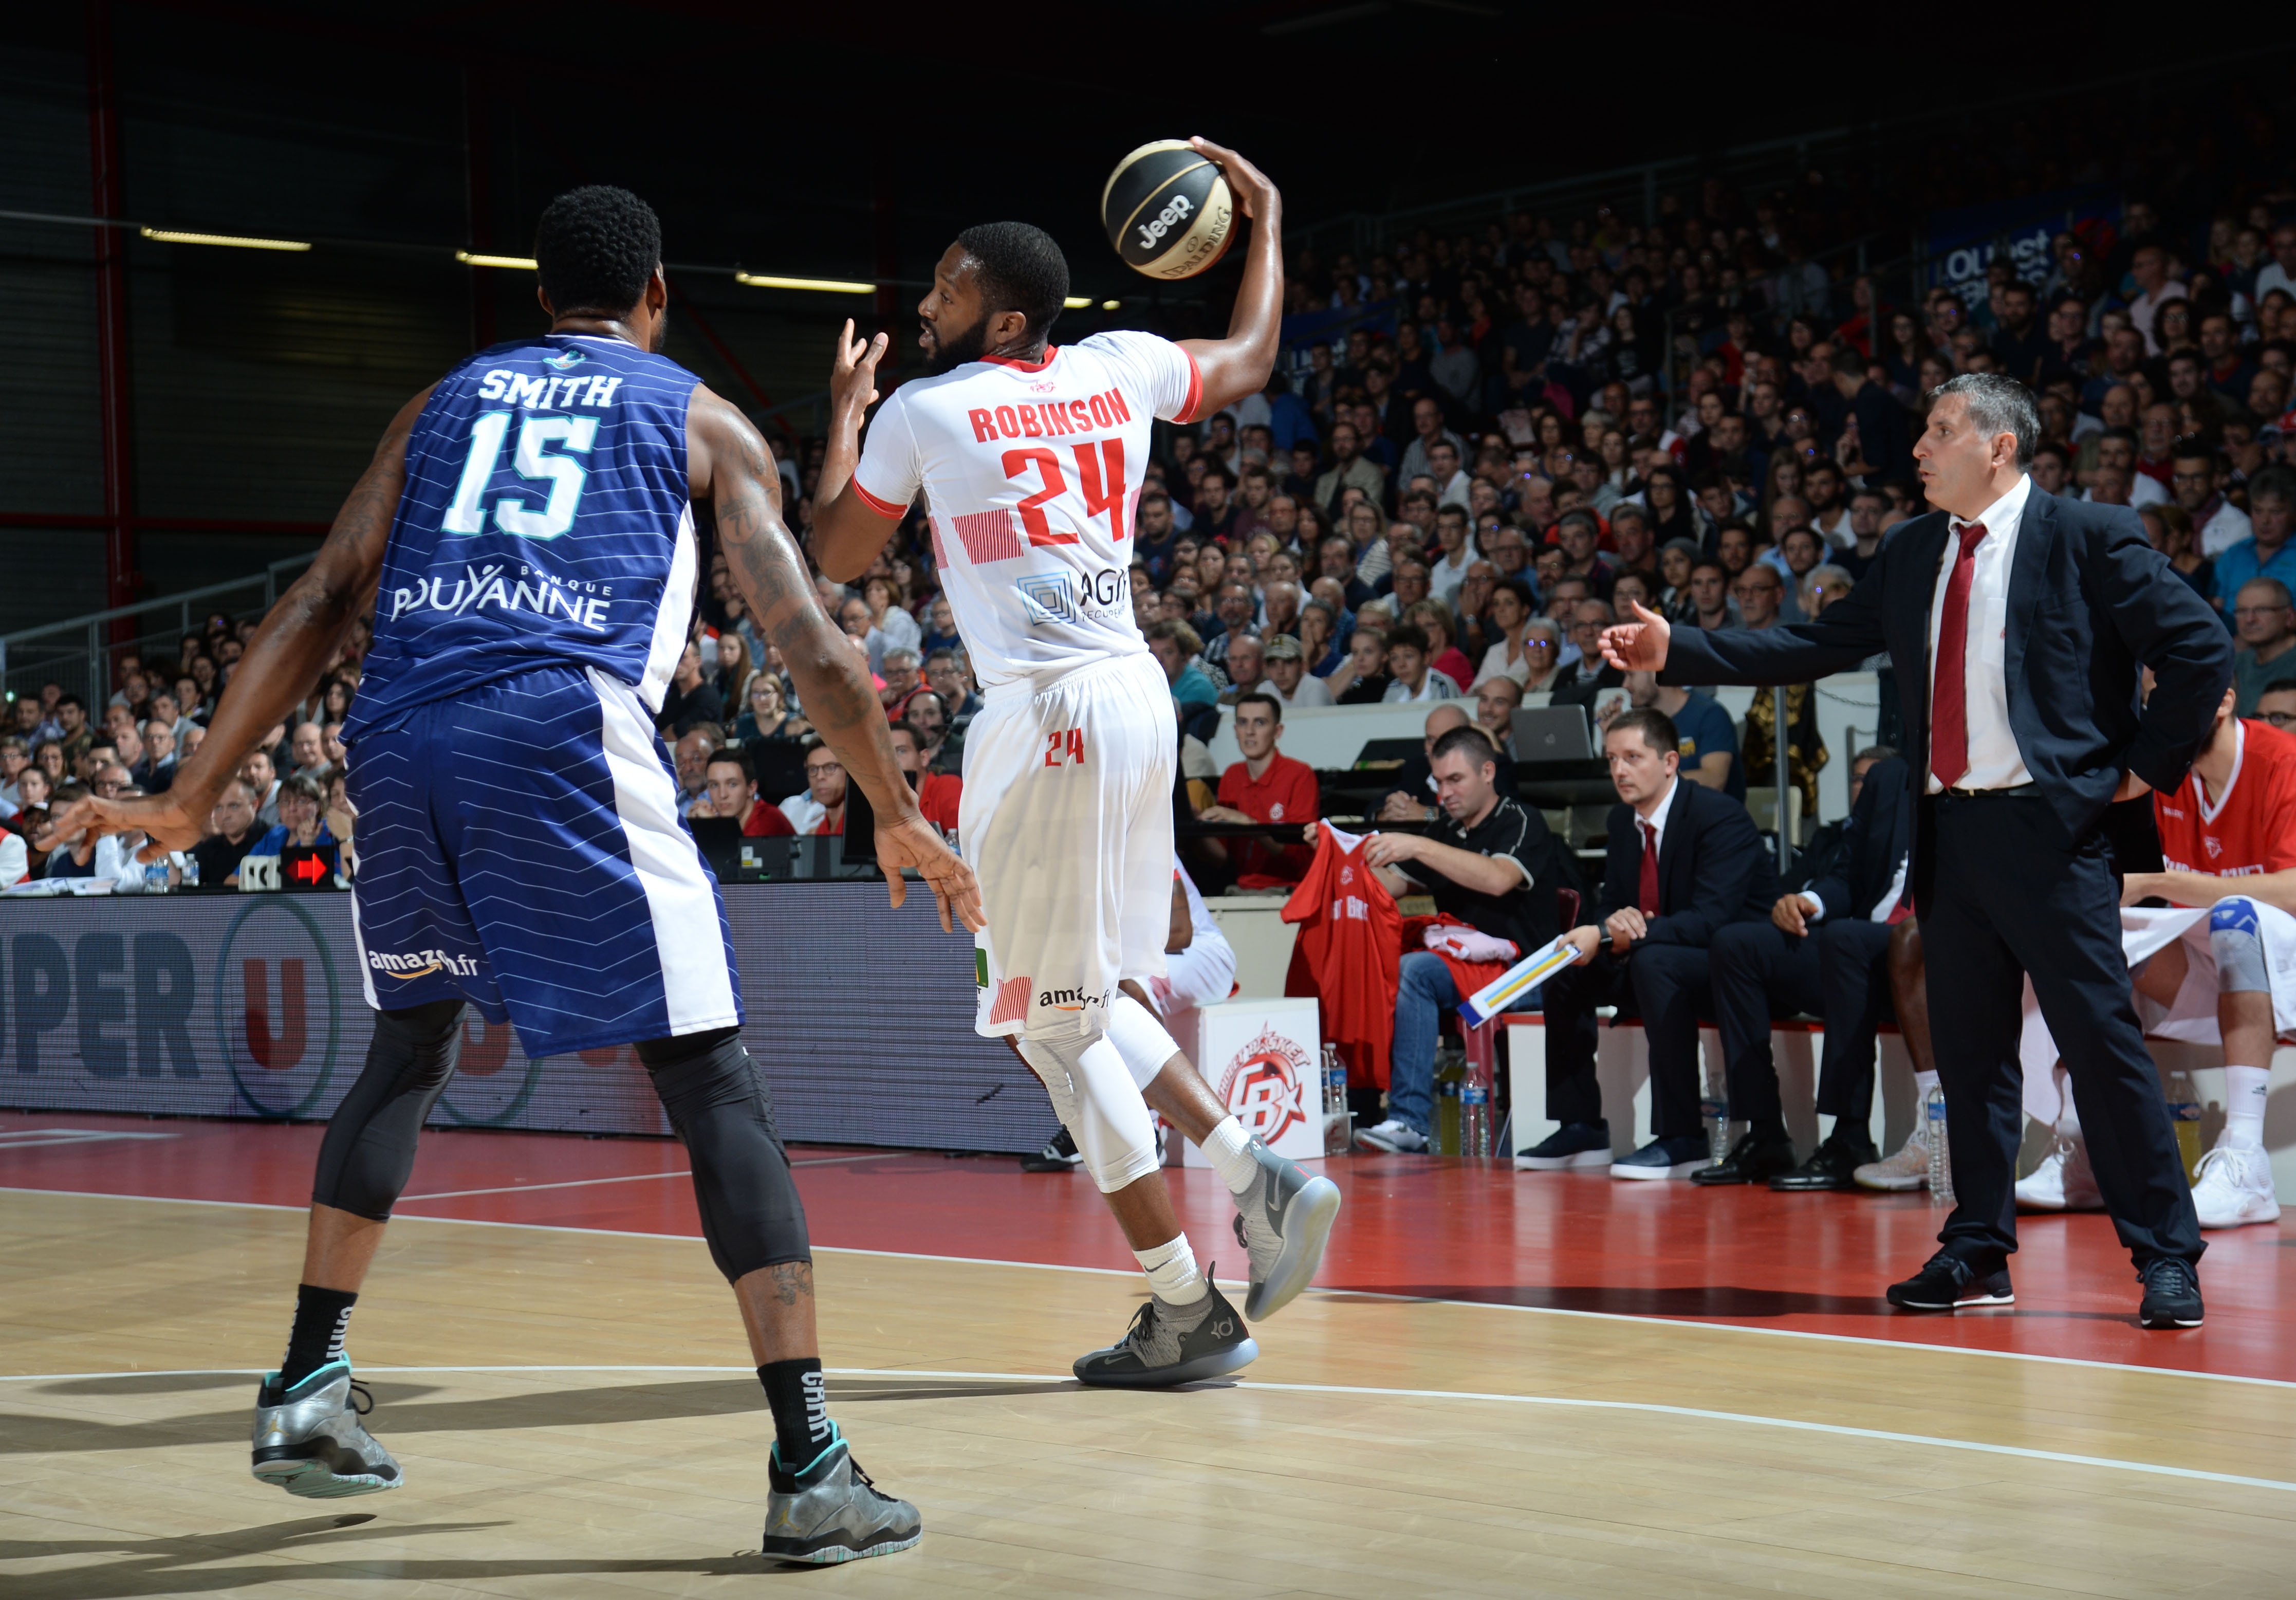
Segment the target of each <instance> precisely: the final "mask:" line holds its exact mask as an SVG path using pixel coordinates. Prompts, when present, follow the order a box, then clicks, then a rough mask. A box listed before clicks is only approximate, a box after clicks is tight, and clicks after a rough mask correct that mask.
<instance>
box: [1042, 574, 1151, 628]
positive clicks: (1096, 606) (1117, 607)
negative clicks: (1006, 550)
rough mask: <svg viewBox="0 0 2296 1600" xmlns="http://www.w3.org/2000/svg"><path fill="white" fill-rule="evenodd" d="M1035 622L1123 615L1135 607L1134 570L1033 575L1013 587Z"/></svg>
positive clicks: (1074, 620) (1073, 620) (1071, 620)
mask: <svg viewBox="0 0 2296 1600" xmlns="http://www.w3.org/2000/svg"><path fill="white" fill-rule="evenodd" d="M1013 587H1015V588H1017V589H1019V590H1020V592H1021V605H1022V607H1023V608H1024V609H1026V610H1027V611H1028V613H1029V620H1030V621H1032V622H1037V623H1051V622H1077V621H1080V620H1082V619H1085V618H1087V617H1094V618H1099V617H1111V616H1119V615H1122V614H1123V613H1125V612H1127V611H1130V610H1131V607H1132V571H1131V569H1129V568H1128V567H1103V569H1101V570H1099V571H1097V572H1066V571H1063V572H1032V573H1030V574H1029V576H1027V577H1026V578H1021V579H1020V580H1019V581H1018V582H1017V583H1015V584H1014V586H1013Z"/></svg>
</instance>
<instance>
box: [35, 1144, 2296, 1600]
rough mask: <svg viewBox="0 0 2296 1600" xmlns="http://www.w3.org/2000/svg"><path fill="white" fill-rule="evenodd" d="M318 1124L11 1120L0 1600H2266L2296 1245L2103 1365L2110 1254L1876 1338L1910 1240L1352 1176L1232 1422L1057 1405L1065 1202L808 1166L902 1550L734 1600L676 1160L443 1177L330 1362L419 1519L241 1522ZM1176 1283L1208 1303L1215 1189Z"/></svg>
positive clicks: (1673, 1195) (1764, 1206)
mask: <svg viewBox="0 0 2296 1600" xmlns="http://www.w3.org/2000/svg"><path fill="white" fill-rule="evenodd" d="M317 1140H318V1130H317V1129H316V1128H288V1127H279V1126H269V1125H235V1124H228V1123H217V1122H197V1121H166V1120H130V1119H113V1118H102V1117H94V1116H29V1115H6V1116H0V1339H4V1343H0V1595H5V1596H9V1600H47V1597H51V1596H53V1597H64V1596H72V1597H93V1596H123V1597H124V1596H162V1595H200V1596H231V1595H258V1596H282V1597H285V1596H394V1597H395V1596H402V1595H403V1596H552V1597H555V1596H635V1595H704V1596H706V1595H719V1594H729V1595H730V1594H736V1593H741V1594H754V1593H759V1592H773V1591H771V1590H765V1589H761V1588H760V1586H761V1585H776V1584H802V1585H805V1586H807V1587H806V1588H805V1590H804V1592H806V1593H808V1594H851V1595H867V1596H943V1595H966V1594H1011V1595H1076V1596H1103V1595H1106V1596H1157V1597H1160V1600H1163V1597H1169V1596H1176V1595H1187V1596H1214V1597H1225V1596H1366V1597H1369V1596H1381V1597H1384V1596H1417V1595H1472V1596H1528V1595H1573V1596H1576V1595H1588V1596H1611V1595H1620V1596H1641V1595H1661V1594H1663V1595H1696V1596H1742V1595H1743V1596H1751V1595H1758V1594H1759V1595H1766V1596H1775V1595H1789V1596H1933V1595H1948V1596H1958V1595H1970V1596H1975V1595H1980V1594H1981V1595H1986V1596H2042V1595H2050V1596H2058V1595H2068V1594H2082V1595H2087V1594H2096V1595H2112V1596H2132V1597H2150V1596H2185V1595H2202V1594H2206V1595H2211V1596H2213V1595H2219V1594H2221V1595H2238V1596H2262V1595H2276V1594H2289V1593H2291V1592H2296V1578H2292V1577H2291V1573H2292V1572H2296V1342H2292V1341H2291V1340H2290V1339H2289V1337H2288V1333H2289V1332H2290V1329H2291V1326H2292V1318H2291V1312H2292V1309H2296V1254H2292V1251H2296V1227H2285V1226H2284V1227H2280V1228H2271V1227H2259V1228H2248V1229H2243V1230H2239V1231H2237V1232H2234V1233H2226V1234H2218V1235H2211V1236H2210V1251H2209V1255H2208V1259H2207V1260H2206V1261H2205V1262H2204V1263H2203V1264H2202V1283H2203V1285H2204V1287H2205V1289H2206V1291H2207V1292H2208V1295H2209V1306H2210V1314H2209V1324H2208V1326H2206V1327H2205V1328H2202V1329H2200V1330H2197V1331H2194V1332H2191V1333H2174V1334H2164V1333H2143V1332H2141V1331H2139V1330H2138V1329H2137V1328H2136V1325H2135V1319H2134V1309H2135V1303H2136V1284H2135V1281H2134V1279H2133V1276H2131V1274H2130V1271H2129V1268H2128V1262H2127V1260H2126V1258H2125V1257H2123V1256H2122V1255H2121V1254H2120V1251H2118V1250H2117V1248H2116V1247H2115V1246H2114V1244H2113V1242H2112V1235H2111V1231H2110V1227H2109V1226H2108V1225H2107V1224H2106V1222H2105V1221H2104V1219H2103V1218H2101V1217H2095V1216H2078V1217H2070V1218H2044V1219H2031V1220H2029V1221H2028V1222H2027V1223H2026V1224H2025V1225H2024V1227H2023V1230H2022V1236H2023V1242H2024V1245H2025V1248H2024V1249H2023V1251H2021V1253H2020V1254H2019V1256H2018V1257H2017V1258H2016V1259H2015V1261H2014V1263H2013V1271H2014V1273H2015V1275H2016V1280H2017V1288H2018V1291H2019V1303H2018V1306H2017V1308H2016V1309H2015V1310H2014V1311H2012V1312H2006V1313H1992V1314H1988V1315H1984V1316H1977V1317H1960V1318H1951V1319H1947V1318H1915V1317H1903V1316H1898V1315H1893V1314H1891V1313H1890V1310H1889V1309H1888V1308H1887V1307H1886V1305H1885V1304H1884V1303H1883V1302H1882V1300H1881V1291H1882V1287H1883V1286H1884V1285H1885V1284H1887V1283H1888V1282H1889V1281H1890V1279H1892V1278H1893V1277H1895V1276H1902V1275H1903V1273H1905V1272H1906V1271H1907V1270H1910V1269H1911V1268H1913V1267H1914V1266H1915V1265H1918V1263H1919V1262H1920V1260H1921V1259H1923V1257H1924V1255H1925V1254H1926V1252H1927V1251H1928V1249H1929V1247H1930V1245H1929V1242H1930V1239H1931V1235H1932V1234H1933V1231H1934V1228H1935V1227H1936V1220H1937V1218H1936V1215H1935V1214H1934V1213H1933V1212H1932V1211H1931V1209H1930V1207H1929V1206H1928V1205H1927V1203H1926V1202H1925V1200H1924V1198H1923V1197H1922V1196H1920V1195H1914V1196H1898V1197H1848V1196H1833V1195H1792V1196H1789V1195H1774V1194H1769V1193H1767V1191H1753V1190H1726V1191H1720V1192H1701V1191H1695V1190H1693V1189H1692V1188H1691V1187H1690V1186H1688V1185H1685V1184H1665V1185H1661V1184H1632V1185H1630V1184H1620V1183H1613V1182H1611V1181H1610V1180H1608V1179H1607V1178H1603V1177H1584V1176H1568V1177H1560V1176H1537V1177H1533V1176H1529V1175H1522V1176H1518V1175H1516V1174H1514V1173H1513V1172H1511V1171H1507V1170H1505V1169H1498V1170H1492V1169H1476V1168H1472V1167H1469V1166H1467V1165H1465V1164H1463V1163H1456V1162H1440V1161H1421V1160H1406V1159H1404V1158H1390V1157H1357V1158H1349V1159H1347V1160H1343V1161H1335V1162H1333V1163H1330V1165H1331V1167H1332V1168H1333V1169H1334V1174H1333V1175H1334V1176H1335V1177H1338V1178H1339V1180H1340V1181H1341V1184H1342V1186H1344V1187H1345V1189H1346V1190H1347V1196H1348V1198H1347V1208H1346V1210H1345V1211H1344V1212H1343V1213H1342V1218H1341V1226H1340V1229H1339V1231H1338V1232H1337V1233H1336V1234H1335V1235H1334V1238H1333V1247H1332V1251H1331V1253H1330V1256H1329V1258H1328V1259H1327V1262H1326V1266H1325V1270H1324V1277H1323V1279H1322V1285H1323V1286H1322V1287H1321V1288H1319V1290H1318V1291H1317V1292H1314V1293H1312V1294H1309V1295H1308V1296H1305V1297H1303V1298H1302V1299H1301V1300H1300V1301H1297V1302H1295V1303H1294V1304H1293V1305H1292V1308H1290V1309H1288V1310H1287V1311H1285V1312H1284V1313H1283V1315H1282V1316H1281V1317H1277V1318H1275V1319H1274V1320H1272V1321H1270V1322H1268V1323H1267V1324H1266V1325H1263V1326H1261V1327H1259V1329H1257V1330H1256V1332H1257V1333H1258V1334H1259V1338H1260V1341H1261V1345H1262V1350H1263V1354H1262V1356H1261V1358H1260V1359H1259V1361H1258V1362H1257V1363H1256V1364H1255V1365H1253V1366H1251V1367H1250V1368H1249V1369H1247V1370H1246V1371H1245V1372H1244V1373H1243V1374H1241V1381H1240V1382H1235V1383H1223V1384H1216V1385H1206V1386H1203V1387H1201V1388H1199V1389H1196V1390H1193V1391H1186V1392H1178V1393H1169V1394H1125V1393H1111V1392H1106V1391H1085V1390H1081V1389H1079V1388H1078V1387H1077V1386H1076V1385H1075V1384H1074V1383H1072V1382H1070V1380H1069V1378H1068V1366H1069V1363H1070V1360H1071V1359H1073V1358H1074V1357H1075V1356H1076V1355H1077V1354H1078V1353H1079V1352H1080V1351H1082V1350H1087V1349H1088V1348H1091V1347H1093V1346H1095V1345H1098V1344H1103V1343H1106V1342H1110V1341H1111V1340H1112V1339H1113V1338H1114V1337H1115V1336H1116V1334H1117V1333H1119V1331H1120V1329H1121V1328H1122V1326H1123V1325H1124V1323H1125V1321H1126V1320H1127V1318H1128V1317H1129V1316H1130V1314H1131V1312H1132V1310H1133V1309H1134V1308H1135V1306H1136V1304H1137V1302H1138V1298H1139V1295H1140V1293H1141V1292H1142V1291H1141V1284H1140V1283H1139V1281H1138V1277H1137V1275H1136V1273H1132V1272H1129V1271H1123V1270H1118V1269H1119V1268H1121V1267H1123V1266H1124V1264H1125V1263H1127V1262H1128V1256H1127V1255H1126V1254H1125V1252H1124V1250H1123V1246H1122V1242H1121V1240H1120V1238H1119V1235H1117V1234H1116V1232H1115V1230H1114V1228H1113V1226H1112V1224H1111V1223H1110V1222H1109V1221H1108V1219H1107V1218H1106V1216H1105V1213H1104V1211H1103V1208H1102V1206H1101V1203H1100V1202H1099V1199H1098V1196H1097V1195H1096V1194H1095V1192H1094V1190H1093V1187H1092V1185H1091V1183H1090V1180H1089V1179H1087V1178H1086V1177H1083V1176H1081V1175H1073V1174H1071V1175H1050V1176H1037V1177H1030V1176H1027V1175H1023V1174H1021V1172H1019V1171H1018V1169H1017V1167H1016V1165H1015V1163H1013V1161H1010V1160H1009V1159H1005V1158H993V1159H992V1158H973V1159H947V1158H943V1157H939V1156H931V1155H922V1154H916V1153H890V1152H862V1151H852V1150H836V1149H824V1148H811V1149H806V1148H800V1149H799V1150H797V1151H796V1152H794V1156H795V1159H796V1160H797V1161H798V1162H799V1174H798V1176H799V1184H800V1186H801V1188H802V1189H803V1190H804V1192H805V1195H806V1199H807V1203H808V1209H809V1210H810V1213H811V1216H812V1219H813V1226H814V1230H815V1240H816V1246H817V1247H818V1250H819V1253H818V1260H817V1267H816V1272H817V1281H818V1284H819V1288H820V1293H821V1297H822V1298H821V1305H822V1313H823V1316H822V1333H823V1340H824V1361H825V1362H826V1364H827V1365H828V1366H829V1367H830V1368H831V1369H832V1374H833V1376H832V1387H831V1400H832V1408H833V1410H834V1412H835V1414H836V1415H838V1416H839V1417H840V1420H841V1421H842V1422H843V1424H845V1426H846V1428H847V1430H848V1432H849V1435H850V1437H851V1438H852V1439H853V1440H854V1442H855V1446H856V1448H857V1456H858V1457H859V1459H860V1460H861V1461H862V1462H863V1464H864V1465H866V1466H867V1467H868V1469H869V1470H870V1471H871V1472H872V1473H873V1474H875V1475H876V1476H877V1477H878V1478H879V1479H880V1481H882V1482H883V1483H884V1484H885V1485H886V1486H887V1487H888V1488H889V1489H893V1490H895V1491H896V1492H898V1493H900V1494H903V1495H905V1496H906V1497H909V1498H911V1499H914V1501H916V1502H917V1503H918V1504H919V1505H920V1506H922V1509H923V1512H924V1516H925V1537H924V1540H923V1543H922V1545H921V1546H920V1547H918V1548H917V1549H915V1550H914V1551H912V1552H909V1553H906V1554H904V1555H898V1556H893V1557H890V1558H886V1559H881V1560H875V1561H869V1562H863V1563H854V1564H852V1565H849V1566H846V1567H841V1568H833V1569H785V1568H775V1567H769V1566H767V1564H766V1563H762V1562H760V1561H759V1560H758V1558H757V1557H756V1556H755V1555H752V1554H745V1553H744V1552H745V1551H750V1552H753V1551H754V1550H755V1548H756V1547H757V1543H758V1530H759V1527H760V1524H761V1522H762V1510H761V1508H762V1505H763V1501H764V1493H765V1465H764V1464H765V1455H766V1447H767V1442H768V1441H769V1440H770V1439H771V1436H772V1430H771V1425H770V1421H769V1419H768V1417H767V1414H766V1411H765V1407H764V1400H763V1395H762V1393H761V1391H760V1390H759V1388H758V1383H757V1381H756V1378H755V1376H754V1374H752V1373H751V1372H750V1368H749V1366H748V1365H747V1359H746V1350H744V1348H743V1345H742V1337H741V1333H740V1327H739V1325H738V1322H737V1320H736V1318H735V1317H734V1310H733V1307H732V1303H731V1299H730V1297H729V1296H728V1295H727V1293H726V1290H725V1288H724V1286H723V1284H722V1283H721V1282H720V1280H719V1279H718V1278H717V1276H716V1274H715V1273H714V1272H713V1270H712V1269H711V1268H710V1265H709V1259H708V1257H707V1255H706V1254H705V1252H704V1251H703V1247H702V1245H701V1242H700V1239H699V1230H698V1228H697V1227H695V1225H694V1221H693V1206H692V1200H691V1197H690V1193H689V1191H688V1188H687V1185H686V1181H685V1178H684V1177H683V1176H682V1174H683V1172H684V1167H685V1163H684V1161H683V1154H684V1153H683V1151H682V1150H681V1149H680V1148H679V1147H678V1146H677V1145H674V1144H668V1143H662V1142H655V1141H641V1140H585V1139H580V1138H575V1137H567V1136H551V1135H522V1134H500V1133H472V1132H454V1133H437V1132H434V1133H432V1134H431V1135H430V1136H428V1137H427V1138H426V1141H425V1144H424V1146H423V1153H422V1159H421V1161H420V1162H419V1163H418V1165H417V1168H416V1170H415V1176H414V1184H413V1186H411V1189H410V1195H413V1196H421V1198H410V1199H409V1200H408V1201H407V1202H405V1203H404V1204H403V1205H402V1207H401V1209H400V1212H399V1220H398V1222H397V1223H396V1224H395V1225H394V1226H393V1227H392V1229H391V1232H390V1235H389V1240H388V1242H387V1243H386V1244H385V1247H384V1250H383V1253H382V1255H381V1258H380V1259H379V1260H378V1262H377V1265H376V1268H375V1271H374V1274H373V1277H372V1278H371V1279H370V1281H369V1284H368V1290H367V1292H366V1294H365V1297H364V1298H363V1299H362V1301H361V1304H360V1306H359V1308H358V1310H357V1315H356V1317H355V1318H354V1320H353V1323H352V1326H351V1340H350V1344H351V1350H352V1353H353V1356H354V1358H355V1359H356V1360H357V1362H358V1364H359V1367H360V1370H361V1372H362V1374H364V1375H365V1377H366V1378H367V1379H368V1380H369V1381H370V1382H371V1384H372V1386H373V1390H374V1392H375V1396H376V1399H377V1400H378V1401H379V1406H378V1409H377V1411H376V1414H375V1415H374V1416H373V1418H372V1419H371V1423H372V1425H373V1427H374V1428H375V1430H376V1432H377V1433H378V1434H379V1435H380V1436H381V1438H382V1439H383V1440H385V1442H386V1443H388V1444H389V1446H390V1447H391V1448H392V1449H393V1450H394V1451H395V1452H396V1453H397V1455H398V1457H399V1459H400V1461H401V1462H402V1463H403V1464H404V1465H405V1467H406V1473H407V1486H406V1488H404V1489H398V1490H397V1491H394V1492H391V1493H388V1494H383V1495H376V1496H369V1497H361V1498H357V1499H348V1500H336V1501H304V1500H296V1499H292V1498H290V1497H287V1496H285V1495H283V1494H280V1493H278V1492H277V1491H275V1490H273V1489H266V1488H265V1487H263V1486H262V1485H259V1484H258V1483H256V1482H255V1481H253V1480H252V1479H251V1478H250V1477H249V1476H248V1474H247V1467H246V1459H247V1458H246V1454H245V1451H246V1441H247V1428H248V1424H249V1420H250V1404H251V1398H252V1397H251V1393H250V1390H251V1374H253V1373H254V1372H256V1371H258V1370H259V1369H261V1368H263V1367H265V1366H270V1365H273V1364H275V1362H276V1361H277V1359H278V1354H279V1350H280V1347H281V1345H282V1344H283V1341H284V1334H285V1328H286V1324H287V1319H288V1314H289V1310H290V1308H291V1297H292V1286H293V1284H294V1280H295V1276H296V1268H297V1266H298V1263H299V1252H300V1240H301V1233H302V1218H301V1215H300V1210H299V1207H300V1204H301V1202H302V1201H303V1199H304V1197H305V1196H306V1195H307V1193H308V1183H309V1173H310V1168H311V1161H312V1157H313V1155H314V1154H315V1153H316V1145H317ZM1173 1177H1174V1182H1175V1185H1176V1190H1177V1194H1178V1197H1179V1199H1180V1202H1181V1204H1182V1208H1183V1212H1184V1219H1185V1222H1186V1224H1187V1226H1188V1227H1189V1230H1190V1233H1191V1235H1192V1237H1193V1239H1194V1240H1195V1242H1196V1247H1197V1250H1198V1253H1199V1256H1200V1257H1210V1258H1215V1259H1218V1262H1219V1268H1220V1274H1221V1276H1222V1277H1223V1279H1226V1278H1229V1277H1232V1276H1240V1271H1241V1267H1242V1261H1241V1257H1240V1253H1239V1252H1238V1251H1237V1250H1236V1248H1235V1247H1234V1241H1233V1238H1232V1236H1231V1235H1229V1234H1228V1232H1227V1228H1226V1220H1227V1215H1228V1207H1227V1205H1226V1199H1225V1196H1224V1195H1223V1194H1220V1193H1218V1190H1217V1188H1216V1186H1215V1183H1214V1182H1213V1181H1212V1180H1210V1175H1209V1174H1204V1173H1200V1172H1193V1171H1191V1172H1187V1173H1185V1174H1180V1173H1175V1174H1174V1175H1173Z"/></svg>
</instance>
